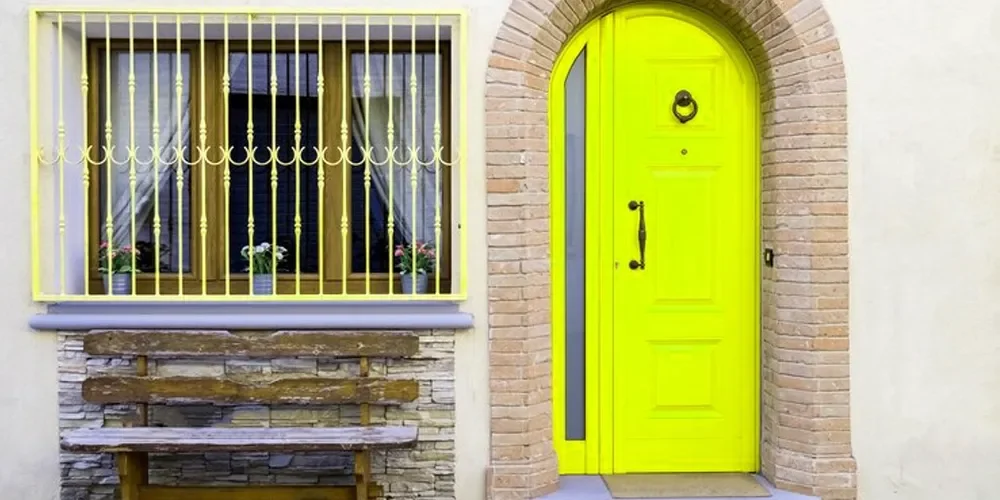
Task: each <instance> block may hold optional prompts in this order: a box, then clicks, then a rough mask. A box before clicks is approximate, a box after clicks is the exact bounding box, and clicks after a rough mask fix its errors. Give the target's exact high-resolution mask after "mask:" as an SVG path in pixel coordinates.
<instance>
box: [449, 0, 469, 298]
mask: <svg viewBox="0 0 1000 500" xmlns="http://www.w3.org/2000/svg"><path fill="white" fill-rule="evenodd" d="M459 19H460V21H459V40H460V41H459V44H458V51H459V66H458V67H459V72H458V74H459V77H458V81H459V83H458V110H459V111H458V151H459V152H458V155H457V156H458V158H457V160H458V163H457V164H458V186H459V188H458V198H459V224H458V227H459V233H460V234H459V237H460V238H461V243H460V245H459V267H458V268H459V282H460V285H459V288H458V293H459V296H460V297H461V298H462V299H464V298H465V294H466V293H467V290H468V288H466V284H467V283H466V282H467V275H468V273H467V272H466V270H467V269H468V242H467V238H466V234H465V228H466V227H469V226H468V224H467V223H466V222H467V221H466V220H467V218H468V207H467V206H466V203H467V199H466V191H467V189H466V188H467V187H468V186H467V185H466V180H465V159H466V158H467V157H468V149H467V148H468V147H469V143H468V139H469V134H468V130H469V124H468V120H467V115H468V109H467V108H466V107H467V106H468V93H467V91H466V89H467V88H468V83H469V82H468V71H465V68H467V67H468V66H467V64H468V60H469V28H468V27H469V14H468V12H467V11H462V12H461V14H460V16H459ZM455 160H456V159H453V160H452V162H451V163H452V164H455V163H456V161H455ZM453 286H454V285H453Z"/></svg>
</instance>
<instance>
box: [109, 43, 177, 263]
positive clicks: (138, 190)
mask: <svg viewBox="0 0 1000 500" xmlns="http://www.w3.org/2000/svg"><path fill="white" fill-rule="evenodd" d="M157 66H158V67H157V71H156V74H154V72H153V54H152V52H136V53H135V54H134V67H135V96H134V98H133V100H132V103H133V104H134V109H135V118H134V119H135V122H134V123H135V130H134V133H135V147H136V153H135V154H136V158H137V160H138V161H137V162H136V167H135V172H136V187H135V218H136V228H135V230H136V233H137V234H136V239H137V240H147V241H153V235H152V230H153V208H154V201H155V199H156V197H155V192H156V190H157V189H158V190H159V195H160V217H161V221H164V222H161V227H162V229H161V235H160V240H161V244H163V245H166V246H167V247H168V248H169V247H172V246H176V245H177V243H178V238H187V236H188V235H189V234H190V228H189V226H188V224H186V222H185V221H187V220H190V219H189V215H188V214H189V211H190V196H188V195H187V193H188V192H190V190H189V189H188V187H189V180H190V179H189V176H187V175H186V171H187V170H188V169H187V167H185V166H184V165H180V164H179V163H180V162H179V158H178V157H177V149H178V148H186V149H187V153H186V155H187V159H190V158H191V157H192V156H193V154H194V153H192V152H191V151H190V132H191V127H190V120H191V117H190V111H189V103H190V99H191V96H190V92H189V88H190V75H191V72H190V61H189V58H188V55H187V54H182V56H181V60H180V73H181V75H182V76H183V78H184V87H183V90H182V92H181V95H180V96H178V95H177V90H176V86H175V78H176V75H177V70H178V61H177V57H176V55H174V54H171V53H166V52H162V53H160V54H159V56H158V61H157ZM110 69H111V81H110V83H111V88H110V94H111V126H112V145H113V146H114V163H113V166H112V179H111V186H110V188H111V201H112V205H111V217H112V221H113V224H114V230H113V242H114V243H115V244H116V245H128V244H130V243H131V241H132V193H131V187H130V184H129V175H130V172H131V165H130V162H129V157H128V154H129V147H130V145H131V137H130V133H131V132H132V131H131V130H130V119H131V116H130V100H129V85H128V80H129V55H128V54H126V53H117V54H112V61H111V68H110ZM154 79H155V80H157V81H158V84H159V88H158V95H157V96H156V99H158V102H159V118H158V120H156V117H154V109H153V100H154V85H153V82H154ZM101 97H102V99H103V98H104V94H102V96H101ZM178 99H179V100H180V104H181V115H180V118H178V115H177V103H178ZM154 120H156V121H158V122H159V129H160V149H159V151H155V152H154V151H153V125H154ZM178 121H179V122H180V127H179V129H178ZM103 125H104V124H101V127H102V136H103ZM153 154H159V155H160V160H161V162H160V166H159V186H158V187H157V185H156V176H155V173H154V167H153V164H152V158H153ZM106 168H107V166H106V165H102V168H101V172H100V177H101V179H102V181H103V182H106V181H105V180H104V179H105V178H106V175H107V174H106V172H105V170H104V169H106ZM178 168H180V169H181V170H182V171H184V172H185V177H187V178H185V180H184V183H185V193H184V197H183V198H182V200H181V201H182V212H183V217H182V219H183V220H181V221H176V222H175V224H168V223H166V222H165V221H167V220H176V213H177V201H176V196H177V192H176V183H177V169H178ZM105 189H107V187H106V188H105ZM102 196H107V194H106V192H105V194H103V195H102ZM171 202H172V203H171ZM100 203H101V209H102V210H105V209H106V208H105V207H106V203H107V202H106V199H104V198H102V199H101V200H100ZM100 224H101V230H100V232H99V234H101V235H102V237H101V239H104V238H105V237H104V236H103V235H104V234H105V232H104V231H105V228H104V226H103V224H104V220H103V219H102V220H101V222H100ZM143 234H144V235H143ZM185 247H188V244H187V243H186V242H185ZM185 254H187V252H185ZM169 255H171V256H173V255H176V254H175V253H174V252H169ZM188 255H189V254H188ZM164 258H165V259H167V261H168V262H170V264H171V267H176V266H178V265H180V263H179V262H177V258H176V257H164ZM185 261H188V258H185ZM185 267H187V266H186V265H185Z"/></svg>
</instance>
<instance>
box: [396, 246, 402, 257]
mask: <svg viewBox="0 0 1000 500" xmlns="http://www.w3.org/2000/svg"><path fill="white" fill-rule="evenodd" d="M402 256H403V249H402V248H398V247H397V248H396V257H402Z"/></svg>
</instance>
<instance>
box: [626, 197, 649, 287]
mask: <svg viewBox="0 0 1000 500" xmlns="http://www.w3.org/2000/svg"><path fill="white" fill-rule="evenodd" d="M628 209H629V210H631V211H633V212H634V211H636V210H638V211H639V234H638V237H639V260H635V259H632V262H629V263H628V267H629V269H631V270H633V271H635V270H641V269H646V203H645V202H642V201H634V200H633V201H630V202H628Z"/></svg>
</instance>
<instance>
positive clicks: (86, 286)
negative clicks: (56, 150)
mask: <svg viewBox="0 0 1000 500" xmlns="http://www.w3.org/2000/svg"><path fill="white" fill-rule="evenodd" d="M80 61H81V66H80V105H81V106H82V109H83V113H82V114H83V127H82V128H81V129H80V130H81V131H83V134H82V135H83V148H81V149H80V151H81V153H82V154H81V155H80V158H82V160H81V165H80V167H81V169H82V172H81V181H82V183H83V294H84V295H90V163H91V162H90V134H89V133H88V131H89V130H90V128H89V127H90V121H89V116H90V99H89V97H90V77H89V75H88V72H87V15H86V14H81V15H80ZM98 155H99V153H98ZM35 253H37V252H32V254H33V255H34V254H35Z"/></svg>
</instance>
